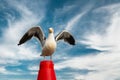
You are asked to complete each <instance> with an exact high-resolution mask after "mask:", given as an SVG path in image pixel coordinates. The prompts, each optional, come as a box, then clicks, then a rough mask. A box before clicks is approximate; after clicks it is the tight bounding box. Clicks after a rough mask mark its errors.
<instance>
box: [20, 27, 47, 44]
mask: <svg viewBox="0 0 120 80" xmlns="http://www.w3.org/2000/svg"><path fill="white" fill-rule="evenodd" d="M33 36H34V37H36V38H38V39H39V40H40V42H41V45H42V46H43V44H44V40H45V35H44V33H43V31H42V29H41V27H33V28H31V29H29V30H28V31H27V32H26V33H25V34H24V36H23V37H22V38H21V39H20V41H19V44H18V45H21V44H23V43H25V42H26V41H28V40H30V39H31V38H32V37H33Z"/></svg>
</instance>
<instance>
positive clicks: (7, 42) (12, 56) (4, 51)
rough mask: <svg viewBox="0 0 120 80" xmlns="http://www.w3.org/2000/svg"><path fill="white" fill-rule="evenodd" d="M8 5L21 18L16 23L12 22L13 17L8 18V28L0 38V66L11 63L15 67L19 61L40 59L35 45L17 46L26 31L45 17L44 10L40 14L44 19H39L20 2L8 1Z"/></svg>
mask: <svg viewBox="0 0 120 80" xmlns="http://www.w3.org/2000/svg"><path fill="white" fill-rule="evenodd" d="M13 3H14V4H13ZM8 4H9V5H11V7H13V8H14V9H16V10H17V11H18V13H19V14H20V16H21V17H20V19H18V20H16V21H13V19H12V20H11V17H8V18H7V20H8V28H5V29H4V31H3V35H2V37H1V38H0V41H1V42H2V43H1V45H0V48H1V49H0V55H1V56H0V64H8V63H10V64H13V65H15V64H18V63H19V60H33V59H38V58H39V55H40V54H38V53H37V51H36V46H35V45H33V46H30V45H22V46H17V44H18V42H19V40H20V38H21V37H22V36H23V34H24V33H25V31H27V30H28V29H29V28H30V27H32V26H33V25H36V24H38V23H39V22H40V21H41V19H42V18H43V17H44V10H42V9H41V12H39V14H41V16H42V17H39V16H38V15H37V14H35V13H34V12H33V11H32V10H31V9H29V7H27V6H26V5H25V4H23V3H21V2H19V1H12V2H9V1H8ZM43 6H45V5H43ZM13 17H15V16H13ZM38 17H39V18H38Z"/></svg>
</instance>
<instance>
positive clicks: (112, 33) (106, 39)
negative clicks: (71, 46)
mask: <svg viewBox="0 0 120 80" xmlns="http://www.w3.org/2000/svg"><path fill="white" fill-rule="evenodd" d="M103 9H104V10H107V11H109V13H110V14H109V15H107V16H109V17H110V20H109V22H110V24H109V25H108V27H107V28H105V29H106V32H105V33H103V34H102V35H101V34H99V33H97V32H91V33H90V32H89V33H88V34H86V35H85V36H84V38H85V40H84V41H80V42H81V43H83V44H86V45H88V47H90V48H93V49H98V50H103V51H104V50H107V51H106V52H101V53H99V54H96V55H87V56H80V57H79V56H78V57H74V58H73V57H72V58H71V57H70V59H67V60H64V61H63V62H59V63H56V65H55V69H56V70H61V69H64V68H72V69H78V70H81V69H87V70H93V71H90V72H88V73H87V74H72V75H74V79H75V80H118V79H120V76H119V74H120V54H119V53H120V46H119V44H120V37H119V34H120V27H119V25H120V23H119V22H120V7H119V4H114V5H109V6H105V7H102V8H99V9H98V11H99V10H100V11H99V12H101V11H103ZM96 10H97V9H96ZM103 26H104V25H103ZM98 28H99V25H98Z"/></svg>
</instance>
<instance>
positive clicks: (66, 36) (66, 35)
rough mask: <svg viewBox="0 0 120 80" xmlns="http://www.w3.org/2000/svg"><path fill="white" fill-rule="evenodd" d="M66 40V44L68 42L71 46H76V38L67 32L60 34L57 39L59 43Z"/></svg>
mask: <svg viewBox="0 0 120 80" xmlns="http://www.w3.org/2000/svg"><path fill="white" fill-rule="evenodd" d="M62 39H64V41H65V42H68V43H69V44H71V45H75V39H74V37H73V36H72V35H71V34H70V33H69V32H67V31H65V30H64V31H62V32H60V33H59V34H58V35H57V36H56V37H55V40H56V41H59V40H62Z"/></svg>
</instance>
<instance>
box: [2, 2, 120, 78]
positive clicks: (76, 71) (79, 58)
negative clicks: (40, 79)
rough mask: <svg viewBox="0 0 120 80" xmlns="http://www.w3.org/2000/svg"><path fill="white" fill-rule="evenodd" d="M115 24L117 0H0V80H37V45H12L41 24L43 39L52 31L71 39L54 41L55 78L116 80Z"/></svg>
mask: <svg viewBox="0 0 120 80" xmlns="http://www.w3.org/2000/svg"><path fill="white" fill-rule="evenodd" d="M119 25H120V0H12V1H11V0H0V79H1V80H36V79H37V73H38V70H39V63H40V61H42V60H43V57H41V56H40V54H41V45H40V44H39V41H38V40H36V39H35V38H32V39H31V40H29V41H28V42H26V43H25V44H23V45H21V46H17V44H18V42H19V40H20V39H21V37H22V36H23V35H24V33H25V32H26V31H27V30H29V29H30V28H31V27H34V26H41V28H42V29H43V31H44V33H45V35H46V36H48V28H50V27H52V28H54V31H55V35H57V34H58V33H59V32H61V31H62V30H67V31H69V32H70V33H71V34H72V35H73V36H74V38H75V40H76V45H75V46H72V45H69V44H68V43H65V42H64V41H59V42H57V49H56V51H55V53H54V54H53V62H54V68H55V72H56V76H57V80H120V45H119V44H120V36H119V34H120V27H119ZM47 59H49V57H47Z"/></svg>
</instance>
